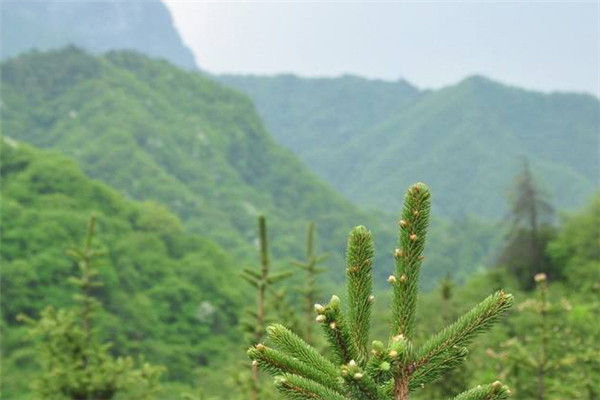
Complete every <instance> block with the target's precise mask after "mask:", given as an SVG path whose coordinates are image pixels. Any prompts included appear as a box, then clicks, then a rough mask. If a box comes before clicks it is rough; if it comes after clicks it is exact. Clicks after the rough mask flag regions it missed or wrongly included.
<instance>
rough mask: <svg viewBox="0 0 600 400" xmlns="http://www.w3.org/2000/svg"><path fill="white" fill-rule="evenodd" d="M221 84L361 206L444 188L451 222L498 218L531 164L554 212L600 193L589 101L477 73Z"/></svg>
mask: <svg viewBox="0 0 600 400" xmlns="http://www.w3.org/2000/svg"><path fill="white" fill-rule="evenodd" d="M219 79H220V80H221V81H222V82H224V83H226V84H228V85H230V86H232V87H234V88H237V89H239V90H241V91H243V92H244V93H246V94H248V95H249V96H250V97H251V98H252V99H253V100H254V102H255V104H256V106H257V109H258V111H259V113H260V114H261V116H262V117H263V119H264V120H265V123H266V125H267V126H268V128H269V130H270V131H271V132H272V134H273V135H274V136H275V137H276V138H277V140H278V141H279V142H280V143H282V144H283V145H284V146H286V147H288V148H289V149H291V150H292V151H293V152H294V153H296V154H298V155H299V156H300V157H301V158H302V159H304V160H305V161H306V162H307V164H308V165H309V166H310V167H311V168H312V169H313V170H314V171H316V172H317V173H318V174H319V175H321V176H322V177H323V178H324V179H325V180H326V181H327V182H329V183H330V184H331V185H332V186H333V187H335V188H336V189H338V190H339V191H340V192H342V193H343V194H345V195H346V196H348V197H349V198H351V199H352V200H354V202H355V203H357V204H359V205H362V206H367V207H373V208H378V209H389V208H395V207H397V205H398V201H399V200H398V199H399V198H400V196H401V194H402V190H403V189H402V188H403V187H405V186H406V184H407V183H408V182H410V181H414V180H421V181H424V182H428V183H429V184H431V185H432V187H435V188H436V189H437V198H436V199H437V201H435V200H434V210H436V211H437V212H441V213H442V215H444V216H446V217H453V218H454V217H459V216H461V215H464V214H474V215H478V216H480V217H484V218H499V217H502V216H504V213H505V211H504V210H505V209H506V208H505V204H506V194H507V191H508V189H509V187H510V183H511V180H512V178H513V176H514V175H515V174H516V172H517V170H518V168H519V165H520V162H521V160H522V157H523V156H524V155H527V157H528V158H529V159H530V163H531V165H532V168H533V171H534V173H535V174H536V176H537V177H538V178H539V179H540V181H541V184H542V186H543V187H544V188H545V189H547V191H548V192H549V194H550V195H551V197H552V199H553V201H554V202H555V204H556V205H557V207H558V208H566V209H571V208H575V207H577V206H579V205H581V204H583V203H585V201H586V199H587V198H588V197H589V196H591V195H592V194H593V193H594V192H595V191H597V190H598V187H599V183H600V177H599V171H600V165H599V155H598V148H599V146H598V145H599V135H598V132H599V129H598V128H599V125H598V115H599V113H600V105H599V102H598V99H596V98H595V97H593V96H591V95H581V94H571V93H551V94H543V93H537V92H533V91H526V90H522V89H519V88H514V87H509V86H505V85H502V84H500V83H497V82H494V81H492V80H490V79H487V78H484V77H481V76H474V77H470V78H468V79H465V80H463V81H461V82H459V83H458V84H456V85H453V86H449V87H446V88H443V89H440V90H434V91H420V90H418V89H417V88H414V87H412V86H410V85H409V84H406V83H404V82H402V81H399V82H385V81H372V80H367V79H362V78H358V77H348V76H343V77H339V78H327V79H312V78H299V77H295V76H291V75H281V76H274V77H262V76H231V75H225V76H221V77H219ZM371 108H378V109H379V111H380V112H379V113H374V112H372V109H371ZM465 193H466V194H467V195H466V196H465Z"/></svg>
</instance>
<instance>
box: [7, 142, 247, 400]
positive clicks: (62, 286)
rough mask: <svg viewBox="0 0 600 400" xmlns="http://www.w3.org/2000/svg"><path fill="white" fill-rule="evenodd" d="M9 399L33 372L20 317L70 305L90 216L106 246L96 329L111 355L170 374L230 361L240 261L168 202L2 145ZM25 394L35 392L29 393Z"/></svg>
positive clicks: (62, 161) (24, 148)
mask: <svg viewBox="0 0 600 400" xmlns="http://www.w3.org/2000/svg"><path fill="white" fill-rule="evenodd" d="M0 150H1V153H0V155H1V158H2V165H1V169H0V172H1V177H2V178H1V185H2V193H1V202H2V208H1V218H2V227H1V233H2V246H1V247H0V260H1V263H2V281H1V290H2V301H1V305H2V322H1V325H0V326H1V330H2V344H1V350H2V363H3V368H2V379H1V381H2V396H3V398H11V399H12V398H17V397H18V396H19V394H20V393H21V392H22V391H24V390H26V389H27V388H28V386H29V382H28V379H30V378H31V376H30V375H28V374H29V373H31V372H33V371H35V361H34V360H35V359H36V354H35V353H34V352H35V350H34V347H32V346H30V343H29V341H28V340H27V335H25V327H24V326H23V324H22V323H19V322H17V320H16V316H17V315H18V314H20V313H25V314H27V315H29V316H30V317H35V318H37V316H38V315H37V314H38V313H39V311H40V310H42V309H43V308H44V307H46V306H49V305H51V306H53V307H68V306H70V305H72V303H73V300H72V298H71V296H72V294H73V293H74V287H73V285H72V284H71V283H70V282H68V280H67V277H68V276H70V275H73V273H74V271H75V269H76V268H78V267H77V264H76V263H75V262H74V261H73V260H71V259H69V258H68V257H67V255H66V250H68V248H70V247H72V246H73V245H75V244H77V245H79V244H80V243H81V241H82V240H83V237H84V235H85V229H86V222H87V220H88V218H89V217H90V215H91V214H92V213H93V214H95V215H96V217H97V221H98V233H97V241H98V242H99V243H100V246H101V248H103V249H104V250H105V251H106V253H107V254H106V256H104V257H102V260H101V263H100V264H99V269H100V272H101V280H102V281H103V283H104V285H103V286H102V287H100V288H98V289H97V292H96V293H95V294H96V296H97V297H98V298H99V299H100V300H101V301H102V303H103V304H104V306H105V310H106V312H105V313H103V314H102V315H100V316H99V318H98V320H97V321H96V325H97V326H98V327H99V328H100V331H101V332H102V336H103V338H105V339H107V340H111V341H112V342H113V343H114V347H113V351H115V352H116V353H121V354H123V353H125V354H140V353H141V354H144V355H145V356H146V358H147V359H149V360H150V361H152V362H156V363H160V364H163V365H166V366H167V367H168V369H169V371H168V374H167V379H170V380H174V379H176V380H190V379H192V377H193V371H194V368H196V367H198V366H202V365H206V364H207V363H208V362H209V360H211V359H212V360H214V359H219V358H222V357H224V356H225V354H226V351H227V349H228V347H227V346H228V344H229V343H233V342H235V341H236V340H237V339H238V338H239V332H238V331H237V327H236V326H237V321H238V316H239V309H240V307H241V304H242V301H243V296H242V294H241V292H240V288H239V285H238V284H237V282H236V281H235V280H232V279H231V277H232V276H235V274H236V268H237V266H236V264H235V263H234V262H233V259H232V258H231V257H230V256H229V255H228V254H227V252H226V251H224V250H223V249H221V248H220V247H218V246H217V245H216V244H214V243H213V242H211V241H209V240H207V239H205V238H201V237H199V236H194V235H190V234H187V233H185V232H184V229H183V226H182V224H181V222H180V220H179V219H178V218H177V217H176V216H175V215H174V214H172V213H171V212H170V211H168V210H167V209H166V208H165V207H164V206H161V205H159V204H157V203H153V202H142V203H140V202H133V201H131V200H127V199H125V198H124V196H123V195H121V194H119V193H117V192H116V191H115V190H113V189H111V188H109V187H107V186H106V185H104V184H102V183H98V182H95V181H92V180H90V179H89V178H88V177H87V176H86V175H85V174H84V173H83V172H82V171H81V169H80V168H79V167H78V166H77V165H76V164H75V163H74V162H73V161H71V160H69V159H67V158H66V157H64V156H62V155H59V154H56V153H54V152H50V151H42V150H37V149H34V148H32V147H30V146H29V145H26V144H24V143H21V142H17V141H15V140H13V139H11V138H7V137H4V138H3V139H2V141H1V148H0ZM23 398H30V397H23Z"/></svg>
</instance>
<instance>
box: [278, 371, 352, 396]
mask: <svg viewBox="0 0 600 400" xmlns="http://www.w3.org/2000/svg"><path fill="white" fill-rule="evenodd" d="M275 387H277V389H278V390H279V391H280V392H281V393H283V394H284V395H286V396H287V397H288V398H289V399H292V400H346V397H344V396H343V395H342V394H340V393H338V392H335V391H333V390H331V389H328V388H326V387H325V386H323V385H321V384H319V383H316V382H314V381H312V380H310V379H306V378H303V377H301V376H298V375H292V374H284V375H281V376H278V377H276V378H275Z"/></svg>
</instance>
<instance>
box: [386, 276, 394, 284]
mask: <svg viewBox="0 0 600 400" xmlns="http://www.w3.org/2000/svg"><path fill="white" fill-rule="evenodd" d="M387 281H388V283H392V284H394V283H396V277H395V276H394V275H390V276H388V278H387Z"/></svg>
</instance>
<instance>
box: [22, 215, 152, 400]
mask: <svg viewBox="0 0 600 400" xmlns="http://www.w3.org/2000/svg"><path fill="white" fill-rule="evenodd" d="M95 226H96V222H95V218H94V217H91V218H90V220H89V223H88V226H87V234H86V237H85V240H84V243H83V246H82V247H81V248H73V249H71V250H70V251H69V252H68V254H69V255H70V256H71V257H72V258H73V259H74V260H75V261H76V262H77V265H78V267H79V275H78V276H73V277H70V278H69V281H70V282H71V283H73V284H74V285H75V286H76V287H77V288H78V289H79V291H78V293H77V294H75V295H74V296H73V298H74V300H75V301H76V302H77V306H76V307H74V308H71V309H59V310H56V309H55V308H53V307H47V308H46V309H45V310H43V311H42V312H41V318H40V319H39V320H37V321H36V320H33V319H31V318H28V317H26V316H23V315H20V316H19V319H20V320H23V321H25V322H27V323H29V324H30V326H31V331H30V333H31V336H32V337H33V338H35V339H37V340H38V343H39V349H40V364H41V367H42V374H41V376H40V377H39V379H38V380H37V381H36V382H35V392H36V395H37V396H38V398H41V399H44V400H48V399H57V400H58V399H60V400H63V399H72V400H109V399H113V398H116V397H117V396H119V399H146V398H150V397H151V396H152V395H153V394H154V393H156V392H157V391H158V389H159V378H160V375H161V374H162V372H163V371H164V368H163V367H158V366H153V365H150V364H148V363H147V362H144V361H143V360H142V362H141V365H140V366H139V367H136V363H135V361H134V359H133V358H132V357H116V358H115V357H113V356H112V355H111V353H110V347H111V344H110V343H102V342H101V341H100V340H99V339H98V335H97V332H96V330H95V329H94V324H93V322H94V317H95V315H96V313H97V312H98V311H100V310H101V308H102V304H101V303H100V302H99V301H98V300H97V299H96V298H95V297H94V290H95V289H96V288H98V287H100V286H102V283H101V282H100V281H99V279H98V275H99V272H98V269H97V263H96V259H97V258H98V257H100V256H102V252H100V251H98V250H97V249H96V248H95V246H94V242H93V239H94V231H95Z"/></svg>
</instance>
